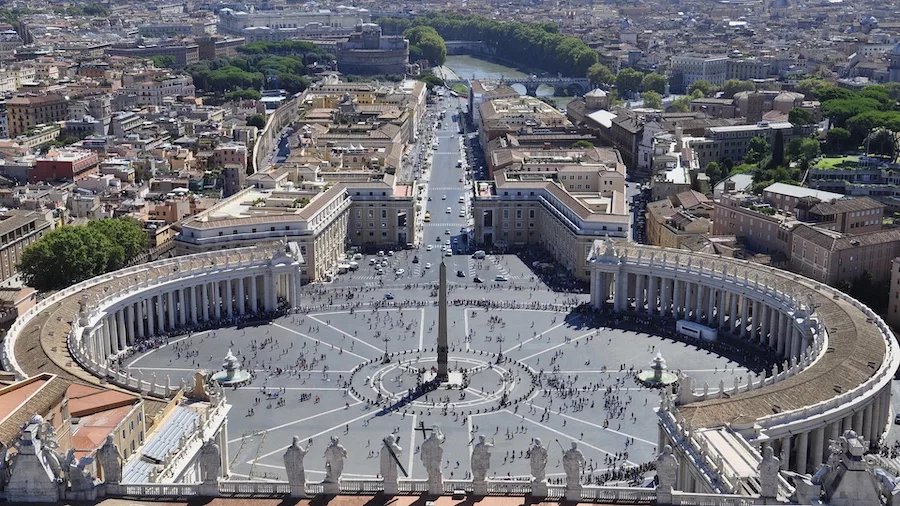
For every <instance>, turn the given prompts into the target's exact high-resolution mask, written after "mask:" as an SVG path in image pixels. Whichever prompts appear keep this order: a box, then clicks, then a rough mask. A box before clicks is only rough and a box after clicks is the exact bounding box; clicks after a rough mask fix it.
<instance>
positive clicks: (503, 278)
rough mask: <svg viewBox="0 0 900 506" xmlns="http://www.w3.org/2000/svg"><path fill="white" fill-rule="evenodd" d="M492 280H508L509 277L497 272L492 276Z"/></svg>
mask: <svg viewBox="0 0 900 506" xmlns="http://www.w3.org/2000/svg"><path fill="white" fill-rule="evenodd" d="M494 281H509V278H508V277H506V276H504V275H503V274H497V275H496V276H494Z"/></svg>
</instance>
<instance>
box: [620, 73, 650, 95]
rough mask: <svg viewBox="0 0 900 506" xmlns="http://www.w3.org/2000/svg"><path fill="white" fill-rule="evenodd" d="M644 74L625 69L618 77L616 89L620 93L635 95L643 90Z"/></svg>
mask: <svg viewBox="0 0 900 506" xmlns="http://www.w3.org/2000/svg"><path fill="white" fill-rule="evenodd" d="M643 79H644V74H643V73H642V72H640V71H638V70H635V69H630V68H625V69H622V70H620V71H619V73H618V74H617V75H616V89H617V90H619V93H621V94H625V93H629V92H631V93H633V92H636V91H638V90H639V89H641V82H642V81H643Z"/></svg>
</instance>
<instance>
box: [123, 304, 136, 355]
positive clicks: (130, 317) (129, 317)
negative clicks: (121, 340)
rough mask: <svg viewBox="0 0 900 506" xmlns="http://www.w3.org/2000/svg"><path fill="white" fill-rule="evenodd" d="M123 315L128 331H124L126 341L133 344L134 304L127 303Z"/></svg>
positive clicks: (130, 344)
mask: <svg viewBox="0 0 900 506" xmlns="http://www.w3.org/2000/svg"><path fill="white" fill-rule="evenodd" d="M125 316H126V319H125V320H126V321H127V325H128V332H126V333H125V335H126V336H127V343H128V345H129V346H133V345H134V304H129V305H128V306H127V307H126V308H125Z"/></svg>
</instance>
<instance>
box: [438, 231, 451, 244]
mask: <svg viewBox="0 0 900 506" xmlns="http://www.w3.org/2000/svg"><path fill="white" fill-rule="evenodd" d="M444 235H450V229H449V228H447V229H444ZM440 241H441V240H440V239H438V242H440Z"/></svg>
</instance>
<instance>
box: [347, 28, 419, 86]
mask: <svg viewBox="0 0 900 506" xmlns="http://www.w3.org/2000/svg"><path fill="white" fill-rule="evenodd" d="M337 60H338V70H340V71H341V72H343V73H344V74H359V75H372V74H387V75H401V76H402V75H405V74H406V65H407V64H408V63H409V41H408V40H406V39H404V38H403V37H402V36H400V35H382V33H381V27H380V26H379V25H376V24H374V23H363V24H361V25H359V26H357V27H356V31H354V32H353V33H352V34H351V35H350V37H349V38H348V39H347V40H346V41H345V42H339V43H338V45H337Z"/></svg>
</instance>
